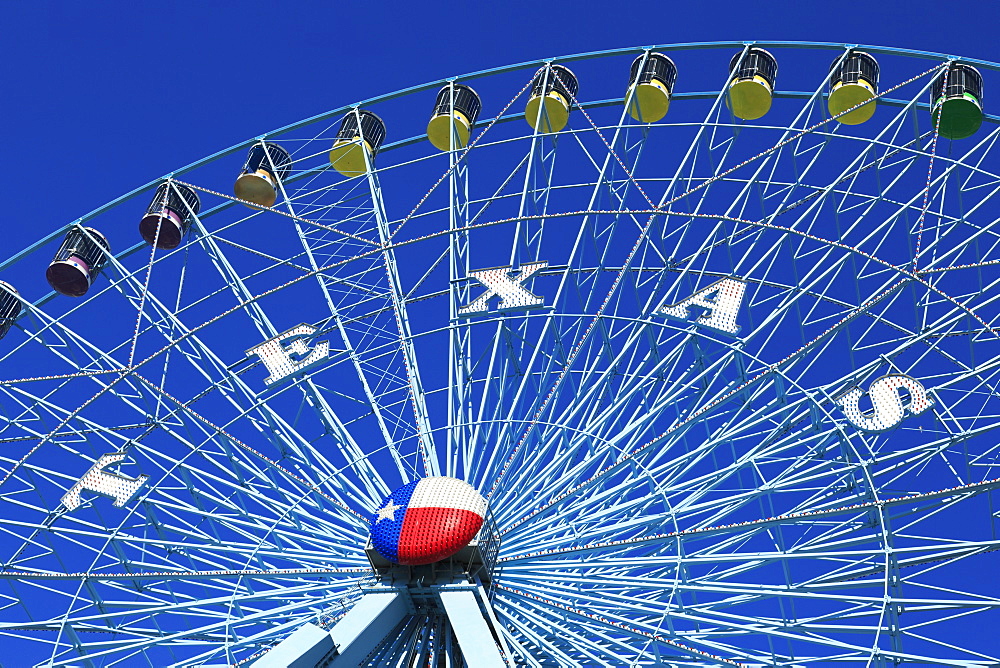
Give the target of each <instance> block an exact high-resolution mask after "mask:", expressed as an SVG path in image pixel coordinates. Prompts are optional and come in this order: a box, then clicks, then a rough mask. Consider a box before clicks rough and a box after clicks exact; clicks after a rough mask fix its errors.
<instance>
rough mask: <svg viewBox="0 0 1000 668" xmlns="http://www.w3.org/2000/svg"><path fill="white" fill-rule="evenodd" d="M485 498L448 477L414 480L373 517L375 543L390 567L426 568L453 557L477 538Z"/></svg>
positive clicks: (483, 513)
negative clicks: (424, 566)
mask: <svg viewBox="0 0 1000 668" xmlns="http://www.w3.org/2000/svg"><path fill="white" fill-rule="evenodd" d="M486 510H487V506H486V499H484V498H483V497H482V496H481V495H480V494H479V492H477V491H476V490H475V488H474V487H473V486H472V485H470V484H469V483H467V482H464V481H462V480H459V479H457V478H449V477H446V476H432V477H428V478H421V479H420V480H414V481H413V482H410V483H407V484H406V485H403V486H402V487H400V488H398V489H397V490H396V491H394V492H393V493H392V494H390V495H389V496H388V497H386V499H385V500H384V501H383V502H382V504H381V506H380V507H379V509H378V510H377V511H376V512H375V514H373V515H372V518H371V527H372V530H371V543H372V546H373V547H374V548H375V550H376V552H377V553H378V554H379V555H381V556H382V557H383V558H384V559H387V560H388V561H390V562H391V563H394V564H400V565H402V566H422V565H425V564H431V563H434V562H436V561H441V560H442V559H447V558H448V557H450V556H452V555H454V554H455V553H457V552H458V551H459V550H461V549H462V548H463V547H465V546H467V545H468V544H469V542H470V541H471V540H472V539H473V538H475V537H476V534H477V533H479V530H480V528H482V526H483V521H484V519H485V518H486Z"/></svg>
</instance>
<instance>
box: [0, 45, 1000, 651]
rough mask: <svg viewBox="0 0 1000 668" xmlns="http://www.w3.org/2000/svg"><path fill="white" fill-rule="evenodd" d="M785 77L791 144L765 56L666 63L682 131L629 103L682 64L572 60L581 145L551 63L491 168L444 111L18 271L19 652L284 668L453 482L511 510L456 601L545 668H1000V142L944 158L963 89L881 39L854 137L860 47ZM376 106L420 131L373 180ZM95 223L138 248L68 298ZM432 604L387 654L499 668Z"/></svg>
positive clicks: (503, 646) (4, 401)
mask: <svg viewBox="0 0 1000 668" xmlns="http://www.w3.org/2000/svg"><path fill="white" fill-rule="evenodd" d="M755 46H759V47H763V48H766V49H768V50H769V51H770V52H771V53H773V54H774V55H775V57H776V58H777V60H778V62H779V64H780V68H781V69H780V71H779V72H778V75H777V83H776V85H775V94H774V103H773V108H772V109H771V110H770V111H769V112H768V113H767V115H766V116H764V117H763V118H761V119H759V120H755V121H741V120H739V119H736V118H735V117H734V116H733V114H732V113H731V112H730V111H729V109H728V107H727V103H726V99H727V97H726V91H727V86H728V85H729V76H728V69H727V63H728V62H729V59H730V58H731V57H732V56H733V55H734V54H736V53H738V52H740V51H741V50H744V49H746V48H748V47H747V45H744V44H742V43H713V44H682V45H664V46H661V47H654V48H655V49H656V50H657V51H662V52H664V53H666V54H668V55H669V56H670V57H671V58H672V59H673V60H674V61H676V63H677V71H678V76H677V84H676V87H675V88H674V91H673V97H672V102H671V106H670V111H669V113H668V114H667V115H666V117H665V118H664V119H663V120H661V121H658V122H656V123H640V122H637V121H635V120H633V119H632V118H631V117H630V116H629V114H628V109H627V106H626V103H627V102H628V101H629V100H627V99H626V97H627V96H628V95H629V93H628V90H627V85H626V84H627V82H628V72H629V64H630V63H631V62H632V60H633V59H635V58H636V57H642V56H643V54H646V53H648V51H649V50H648V49H640V48H637V49H622V50H617V51H609V52H605V53H598V54H585V55H579V56H572V57H566V58H560V59H556V60H555V61H554V62H556V63H558V64H562V65H566V66H568V67H570V68H572V71H573V73H575V75H576V76H577V78H578V79H579V91H578V92H574V93H573V94H572V95H571V97H572V100H571V103H572V110H571V112H570V117H569V123H568V125H567V126H566V127H565V128H563V129H562V130H561V131H559V132H552V133H543V132H538V131H536V130H535V129H533V128H532V126H531V125H530V124H526V123H525V117H524V112H523V110H524V108H525V102H526V99H527V96H528V95H529V94H530V86H531V82H532V80H533V78H534V77H535V76H536V75H540V76H543V77H545V76H550V74H551V73H552V72H553V71H555V70H553V69H552V68H550V67H549V66H548V63H549V62H550V61H544V62H543V61H539V62H533V63H524V64H520V65H515V66H510V67H505V68H499V69H497V70H491V71H489V72H480V73H476V74H472V75H468V76H463V77H458V78H457V79H456V80H455V81H456V82H459V83H462V84H466V85H468V86H471V87H472V88H474V89H475V90H476V91H477V92H478V93H479V95H480V96H481V97H482V100H483V112H482V116H481V117H480V119H479V121H478V123H477V124H476V127H475V129H474V131H473V133H472V138H471V143H470V145H469V146H468V147H467V148H464V149H457V148H456V149H455V150H451V151H444V152H442V151H438V150H436V149H435V148H434V147H433V146H431V145H430V144H429V142H427V140H426V137H425V134H424V132H425V129H424V128H425V125H426V123H427V118H428V117H429V115H430V113H431V111H432V107H433V104H434V100H435V94H436V93H437V91H438V90H439V89H440V88H441V87H442V86H447V85H449V82H448V81H438V82H432V83H429V84H426V85H422V86H417V87H414V88H412V89H408V90H405V91H399V92H396V93H391V94H387V95H385V96H381V97H379V98H375V99H372V100H368V101H366V102H364V103H361V104H360V105H350V106H346V107H343V108H340V109H335V110H332V111H330V112H329V113H325V114H322V115H320V116H317V117H314V118H310V119H306V120H304V121H302V122H299V123H295V124H293V125H291V126H288V127H286V128H282V129H280V130H277V131H275V132H272V133H268V134H267V135H266V136H263V137H259V138H256V139H254V140H251V141H247V142H245V143H243V144H241V145H238V146H234V147H232V148H231V149H228V150H226V151H222V152H219V153H216V154H214V155H212V156H210V157H209V158H206V159H205V160H202V161H199V162H197V163H195V164H193V165H190V166H188V167H186V168H184V169H180V170H177V171H175V172H172V173H170V174H169V175H167V176H166V177H164V178H160V179H157V180H155V181H153V182H151V183H149V184H147V185H146V186H144V187H142V188H139V189H136V190H134V191H132V192H130V193H128V194H127V195H124V196H123V197H121V198H119V199H117V200H115V201H114V202H111V203H110V204H108V205H107V206H104V207H101V208H100V209H97V210H96V211H94V212H92V213H90V214H88V215H86V216H84V217H82V218H80V219H79V220H76V221H73V223H72V224H71V225H69V226H66V227H63V228H61V229H58V230H55V231H53V232H52V233H51V234H49V235H48V236H46V237H44V238H42V239H40V240H39V241H38V242H37V243H36V244H33V245H32V246H30V247H29V248H26V249H24V250H23V251H22V252H19V253H16V254H13V255H11V256H9V257H5V258H0V279H3V280H4V281H6V282H7V283H10V284H11V285H13V286H14V287H15V288H16V289H17V290H18V293H19V294H18V296H17V299H18V300H19V301H20V302H21V305H22V312H21V314H20V316H19V317H18V318H17V320H16V322H14V324H13V327H12V328H11V329H10V331H9V332H8V333H7V334H6V336H4V337H3V338H2V340H0V447H2V450H0V498H2V503H0V560H2V569H0V580H2V582H0V646H3V647H4V648H5V650H7V651H5V657H6V656H13V655H16V656H18V657H19V661H21V662H20V663H18V665H29V664H30V665H54V666H59V665H66V666H70V665H72V666H78V665H85V666H133V665H153V666H166V665H228V664H234V665H250V664H251V663H253V662H254V661H256V660H258V659H262V660H263V659H266V658H267V656H268V653H269V652H270V651H271V650H272V649H273V648H275V647H276V646H278V645H279V643H281V642H282V641H283V640H285V639H286V638H289V637H290V636H291V635H292V634H293V633H295V632H297V631H299V630H301V629H305V628H315V629H320V630H321V631H323V632H324V633H325V630H328V629H336V628H337V625H338V623H340V622H342V621H343V620H344V619H347V617H346V615H348V614H349V611H350V610H352V609H358V608H352V606H356V605H361V602H363V601H372V600H375V599H374V598H373V597H374V596H375V595H376V594H377V595H381V594H378V591H384V590H379V589H378V588H379V587H386V586H390V585H391V583H390V585H387V584H386V583H387V582H388V580H386V578H387V577H390V576H389V575H386V574H387V573H389V571H390V570H391V569H388V570H383V571H376V570H373V564H372V562H370V561H369V557H368V555H367V554H366V551H365V546H366V544H367V540H368V532H369V526H368V518H369V517H370V515H371V513H372V512H374V511H375V510H376V509H377V507H378V504H379V503H380V500H381V499H382V498H384V497H385V495H386V494H388V493H389V492H390V491H391V490H392V489H394V488H396V487H398V486H399V485H402V484H404V483H406V482H408V481H410V480H413V479H414V478H417V477H421V476H425V475H447V476H453V477H457V478H461V479H463V480H466V481H468V482H470V483H471V484H472V485H473V486H474V487H476V488H477V489H478V490H479V491H480V492H481V493H482V494H483V495H484V496H486V497H487V499H488V501H489V506H490V512H491V514H492V517H491V520H490V526H491V527H493V526H494V523H495V533H493V532H491V533H490V535H488V536H486V535H484V536H483V537H482V538H483V542H482V543H481V544H482V545H483V546H484V547H483V551H484V554H486V553H488V554H487V557H486V561H487V562H489V563H488V566H489V569H480V570H482V571H483V572H484V573H485V572H487V570H488V572H489V577H488V578H487V582H485V583H484V582H483V581H482V579H479V580H476V578H477V577H478V575H475V574H472V575H469V573H468V572H467V571H463V570H462V567H461V566H458V567H456V568H457V570H455V572H454V573H452V575H454V577H455V578H458V580H462V578H463V577H466V578H467V581H466V580H462V582H464V583H465V584H462V587H465V589H463V591H477V592H480V593H476V594H475V598H474V603H470V605H476V606H479V607H478V610H479V611H480V612H482V613H483V614H484V615H485V616H486V617H489V619H488V621H489V626H490V628H491V629H492V630H493V632H494V633H496V634H497V637H495V638H493V637H491V638H484V639H483V643H484V645H488V646H489V647H490V651H491V652H495V653H497V654H499V655H500V656H502V660H503V662H504V663H506V664H507V665H511V666H513V665H518V666H556V665H559V666H595V665H610V666H618V665H635V666H638V665H668V666H717V665H733V666H832V665H846V666H889V665H897V664H907V665H909V664H920V663H923V664H927V665H934V666H987V665H996V664H997V663H998V662H1000V658H998V657H1000V643H998V641H997V640H996V634H995V633H993V632H992V630H991V629H993V628H996V626H997V624H998V616H997V610H996V608H997V606H998V605H1000V584H998V580H997V578H995V577H994V576H993V575H992V574H993V572H994V571H995V570H996V568H997V564H998V561H997V557H996V555H995V554H993V552H994V550H996V549H997V547H1000V542H998V540H997V537H996V510H995V508H994V505H995V501H997V500H998V499H997V489H998V488H1000V470H998V466H1000V462H998V460H997V446H996V431H995V429H996V427H997V426H1000V391H998V388H997V384H998V381H1000V345H998V333H1000V330H998V327H1000V324H998V318H1000V309H998V301H997V296H998V294H1000V293H998V291H997V281H998V279H1000V234H998V232H1000V227H998V226H1000V209H998V207H997V202H998V201H1000V163H998V155H997V148H996V146H995V145H996V144H997V140H998V138H1000V129H998V126H997V121H998V118H997V117H996V116H993V115H990V114H988V113H987V114H986V115H985V121H986V122H985V123H984V124H983V126H982V128H981V129H979V131H978V132H977V133H976V134H975V135H973V136H972V137H969V138H967V139H962V140H954V141H952V140H948V139H944V138H940V137H939V136H938V133H937V132H936V127H935V124H934V123H933V122H932V115H931V113H930V110H929V104H928V98H929V94H930V90H931V87H932V85H933V82H934V80H935V78H936V77H939V76H941V74H942V73H943V72H944V71H945V68H947V67H948V65H949V63H950V62H951V60H952V59H950V58H949V57H947V56H944V55H941V54H930V53H922V52H914V51H901V50H896V49H887V48H876V47H863V48H864V50H865V51H866V52H869V53H871V54H874V55H875V56H876V57H877V58H878V59H879V65H880V67H881V83H880V84H879V97H878V108H877V111H876V113H875V115H874V117H873V118H872V119H871V120H869V121H867V122H865V123H863V124H861V125H854V126H851V125H844V124H841V123H838V122H837V121H836V120H835V119H831V117H830V114H829V112H828V110H827V106H826V93H827V90H828V73H829V68H830V63H831V62H833V61H836V60H837V59H838V58H842V57H844V55H845V54H846V53H847V52H848V51H847V47H845V46H844V45H833V44H805V43H760V44H756V45H755ZM963 62H965V63H966V64H971V65H974V66H975V67H977V68H978V69H979V70H980V71H981V72H982V73H983V78H984V80H985V88H986V91H987V96H988V95H989V91H990V90H996V89H997V88H994V87H993V86H996V85H997V84H998V83H1000V77H998V76H997V71H998V70H1000V65H997V64H993V63H987V62H980V61H975V60H963ZM553 76H554V75H553ZM987 100H988V97H987ZM358 108H364V109H365V110H371V111H373V112H375V113H377V114H378V116H379V117H381V118H382V119H384V120H385V126H386V129H387V137H386V141H385V143H384V144H383V145H382V146H381V149H380V150H379V151H378V154H377V155H375V156H374V159H372V155H371V154H366V155H367V158H366V159H367V160H368V163H367V165H366V169H365V172H364V173H362V174H359V175H356V176H343V175H342V174H340V173H338V172H337V171H336V170H334V169H331V166H330V162H329V158H328V153H329V151H330V150H331V146H332V145H333V142H334V141H335V139H336V136H337V132H338V127H339V126H340V122H341V119H342V118H343V117H344V116H345V115H351V114H358V111H356V110H357V109H358ZM539 113H543V112H539ZM356 118H358V119H360V116H356ZM528 120H529V121H530V119H528ZM359 125H360V124H359ZM265 140H266V141H267V142H274V143H277V144H279V145H280V146H282V147H283V148H284V149H285V150H286V151H287V152H288V153H289V154H290V155H291V159H292V163H291V166H290V171H289V172H288V174H287V176H286V177H285V178H284V179H283V180H280V181H279V182H278V183H277V187H278V192H277V200H276V202H275V204H274V206H273V207H270V208H263V209H262V208H247V207H245V206H243V205H242V204H241V203H240V202H238V201H235V199H234V197H233V196H232V195H229V194H228V193H229V192H231V187H230V185H229V184H230V183H232V181H233V180H234V179H235V178H236V176H237V175H238V174H239V169H240V165H241V164H242V163H241V160H242V159H243V156H244V155H245V154H246V152H247V150H248V149H249V148H251V147H253V146H254V145H261V142H263V141H265ZM165 181H166V182H168V183H170V184H174V185H173V186H170V187H176V188H181V187H188V188H190V189H192V190H194V191H195V192H197V194H198V196H199V197H200V200H201V209H200V212H197V214H196V215H195V214H194V213H193V212H187V213H191V215H190V229H187V228H185V231H186V232H187V234H186V236H185V237H184V238H183V241H182V242H180V244H179V245H178V247H177V248H176V249H173V250H166V249H154V248H151V247H150V246H149V245H147V244H145V243H143V242H142V241H141V239H140V237H139V235H138V233H137V232H136V229H135V226H136V224H137V223H138V222H139V219H140V218H141V217H142V216H143V215H144V212H145V211H146V206H147V204H148V203H149V202H150V198H151V197H152V196H153V193H154V192H156V189H157V187H159V186H160V185H161V184H162V183H164V182H165ZM160 192H161V196H163V197H164V198H165V197H166V195H163V194H162V193H163V192H164V191H162V190H161V191H160ZM167 192H170V191H169V190H168V191H167ZM177 192H180V190H177ZM164 201H166V200H164ZM177 201H178V202H180V201H182V200H181V199H178V200H177ZM153 208H155V207H153ZM178 220H179V219H178ZM84 226H85V227H88V228H93V229H95V230H100V231H101V233H102V234H104V236H106V237H107V238H108V240H109V242H110V245H111V248H112V253H111V254H109V255H108V257H107V261H106V263H105V264H104V266H103V273H102V274H101V275H100V277H99V278H98V279H97V281H96V282H95V283H94V284H93V286H92V287H91V288H90V290H89V292H88V293H87V295H86V296H85V297H83V298H81V299H78V300H73V299H70V298H67V297H62V296H58V297H57V296H55V295H54V293H50V292H48V288H47V287H46V286H45V283H44V279H43V273H44V271H45V267H46V266H47V263H48V262H49V259H50V258H51V256H52V253H53V252H54V251H55V250H56V247H57V246H58V243H59V240H60V239H62V237H63V236H64V234H65V233H66V232H67V230H69V229H71V228H74V229H75V228H81V227H84ZM5 294H8V293H5ZM484 295H486V296H485V297H484ZM0 324H2V323H0ZM87 476H90V477H89V478H88V477H87ZM140 476H143V477H141V478H140ZM101 485H104V487H101ZM116 485H117V487H115V486H116ZM95 490H97V491H104V492H106V494H98V493H95ZM116 490H117V491H116ZM107 494H111V495H116V496H115V500H116V502H115V503H113V502H112V499H109V498H107ZM119 502H120V503H119ZM119 506H120V507H119ZM497 544H499V546H498V547H497ZM478 558H480V557H477V559H478ZM477 563H479V562H477ZM477 572H478V571H477ZM463 573H465V575H462V574H463ZM456 574H457V575H456ZM449 577H451V576H449ZM458 580H455V581H456V582H457V581H458ZM449 582H451V581H449ZM460 584H461V583H460ZM397 585H398V582H397ZM466 585H468V586H466ZM393 586H394V585H393ZM376 590H378V591H376ZM411 591H415V590H412V588H411ZM421 591H422V593H421V594H420V595H421V596H424V597H425V598H426V600H427V601H430V603H427V605H428V606H429V607H422V606H423V603H421V602H420V601H421V600H423V599H420V600H418V599H417V598H416V595H415V594H414V597H415V598H413V599H412V600H411V605H414V606H415V607H411V608H409V609H407V610H406V611H405V612H401V613H400V614H401V615H402V616H401V617H400V620H401V621H399V623H398V624H396V625H395V626H394V627H392V628H391V629H383V633H382V635H381V636H380V639H379V640H378V642H377V643H374V644H373V645H372V646H371V647H370V648H369V649H370V651H367V650H366V653H365V656H364V662H365V665H393V666H417V665H420V666H426V665H434V666H439V665H441V666H443V665H448V666H461V665H466V664H467V663H469V662H468V661H466V659H465V658H463V656H464V655H463V653H462V651H461V650H460V649H459V642H457V641H456V637H455V635H454V634H455V633H456V632H457V630H456V629H455V628H453V626H452V624H451V623H449V621H448V618H447V616H446V615H444V614H443V613H442V612H441V611H440V610H437V609H435V608H434V606H433V605H432V603H433V601H432V599H434V597H435V596H437V594H435V593H434V591H432V590H426V589H424V590H421ZM372 592H375V594H372ZM428 592H429V593H428ZM369 594H372V595H371V596H369ZM366 597H367V598H366ZM414 600H416V601H417V603H416V604H413V602H412V601H414ZM456 600H457V599H456ZM468 600H469V601H472V600H473V599H472V598H470V599H468ZM476 614H478V612H477V613H476ZM460 635H461V632H459V636H460ZM460 639H461V638H460V637H459V638H458V640H460ZM494 645H495V647H494ZM8 648H10V649H9V650H8ZM466 649H467V648H466ZM22 658H23V660H22ZM330 658H333V657H328V659H330ZM341 663H343V662H341ZM332 665H341V664H338V663H337V662H336V660H335V658H333V664H332Z"/></svg>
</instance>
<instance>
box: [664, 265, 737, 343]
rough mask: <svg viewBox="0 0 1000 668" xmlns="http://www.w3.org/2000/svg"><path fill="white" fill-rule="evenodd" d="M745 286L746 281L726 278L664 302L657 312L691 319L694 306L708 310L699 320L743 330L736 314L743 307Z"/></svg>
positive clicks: (727, 329)
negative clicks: (683, 298)
mask: <svg viewBox="0 0 1000 668" xmlns="http://www.w3.org/2000/svg"><path fill="white" fill-rule="evenodd" d="M745 289H746V283H743V282H742V281H737V280H735V279H732V278H724V279H722V280H721V281H716V282H715V283H712V284H711V285H710V286H708V287H707V288H703V289H701V290H699V291H698V292H696V293H694V294H693V295H691V296H690V297H688V298H687V299H685V300H684V301H681V302H677V303H676V304H673V305H671V306H664V307H663V308H661V309H660V310H659V312H658V314H659V315H665V316H669V317H671V318H680V319H681V320H688V319H690V318H691V313H690V311H689V309H690V308H691V307H692V306H693V307H696V308H699V309H704V310H705V311H707V312H706V313H702V314H701V315H699V316H698V318H697V319H696V320H695V323H696V324H698V325H702V326H704V327H711V328H712V329H717V330H719V331H722V332H727V333H729V334H736V333H737V332H739V331H740V327H739V325H737V324H736V315H737V314H738V313H739V311H740V304H742V303H743V292H744V291H745Z"/></svg>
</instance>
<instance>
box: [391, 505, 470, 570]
mask: <svg viewBox="0 0 1000 668" xmlns="http://www.w3.org/2000/svg"><path fill="white" fill-rule="evenodd" d="M481 526H483V518H482V517H481V516H479V515H477V514H476V513H473V512H470V511H468V510H459V509H458V508H408V509H407V510H406V518H405V519H404V520H403V528H402V531H401V532H400V534H399V552H398V555H399V562H398V563H400V564H403V565H404V566H421V565H423V564H432V563H434V562H435V561H440V560H442V559H446V558H448V557H450V556H451V555H453V554H455V553H456V552H458V551H459V550H461V549H462V548H463V547H465V546H466V545H468V544H469V541H470V540H472V539H473V538H475V537H476V533H478V532H479V528H480V527H481Z"/></svg>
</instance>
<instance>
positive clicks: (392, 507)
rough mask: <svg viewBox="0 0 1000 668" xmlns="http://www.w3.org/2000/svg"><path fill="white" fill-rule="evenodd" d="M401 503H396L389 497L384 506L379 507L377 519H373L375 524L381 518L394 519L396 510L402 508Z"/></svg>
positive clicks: (393, 520)
mask: <svg viewBox="0 0 1000 668" xmlns="http://www.w3.org/2000/svg"><path fill="white" fill-rule="evenodd" d="M402 507H403V506H401V505H398V506H397V505H396V504H394V503H393V502H392V499H389V503H387V504H385V507H384V508H380V509H379V511H378V519H377V520H375V524H378V523H379V522H381V521H382V520H389V521H390V522H395V521H396V511H397V510H399V509H400V508H402Z"/></svg>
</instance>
